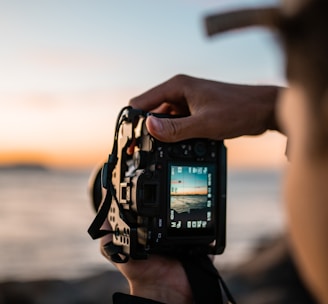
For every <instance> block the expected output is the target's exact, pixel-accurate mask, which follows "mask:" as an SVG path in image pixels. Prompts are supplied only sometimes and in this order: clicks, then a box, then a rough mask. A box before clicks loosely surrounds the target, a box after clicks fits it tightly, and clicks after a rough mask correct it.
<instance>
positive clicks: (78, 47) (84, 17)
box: [0, 0, 286, 168]
mask: <svg viewBox="0 0 328 304" xmlns="http://www.w3.org/2000/svg"><path fill="white" fill-rule="evenodd" d="M277 2H278V0H276V1H273V0H165V1H154V0H134V1H131V0H130V1H126V0H120V1H112V0H93V1H91V0H56V1H51V0H29V1H25V0H10V1H9V0H0V7H1V10H0V39H1V40H0V41H1V48H0V105H1V110H0V165H1V164H8V163H17V162H19V163H22V162H23V163H25V162H34V163H35V162H37V163H41V164H46V165H49V166H52V167H60V168H91V167H92V166H93V165H95V164H97V163H98V162H100V161H102V160H103V159H104V158H106V156H107V154H108V153H109V152H110V148H111V145H112V136H113V132H114V123H115V120H116V116H117V114H118V112H119V110H120V109H121V108H122V107H123V106H125V105H127V103H128V101H129V99H130V98H132V97H133V96H135V95H138V94H140V93H142V92H143V91H145V90H147V89H149V88H150V87H152V86H154V85H157V84H159V83H161V82H163V81H165V80H167V79H168V78H170V77H172V76H173V75H175V74H178V73H184V74H189V75H192V76H196V77H202V78H208V79H215V80H221V81H228V82H242V83H248V84H268V83H270V84H279V85H283V84H284V81H285V80H284V76H283V58H282V56H281V54H280V51H279V48H278V46H277V44H276V41H275V37H274V36H273V35H272V34H271V33H268V32H267V31H265V30H260V29H251V30H246V31H235V32H231V33H226V34H224V35H221V36H216V37H214V38H208V37H206V35H205V30H204V26H203V18H204V16H206V15H207V14H209V13H213V12H217V11H225V10H228V9H232V8H238V7H240V6H247V7H249V6H255V5H258V4H261V5H266V4H272V3H277ZM285 144H286V139H285V138H284V137H283V136H281V135H278V134H275V133H272V134H265V135H264V136H261V137H259V138H250V137H245V138H240V139H234V140H229V141H226V145H227V146H228V151H229V154H228V155H229V156H228V159H229V164H230V165H231V166H236V167H240V166H250V167H252V166H277V165H280V164H281V163H282V162H283V161H284V155H283V154H284V150H285Z"/></svg>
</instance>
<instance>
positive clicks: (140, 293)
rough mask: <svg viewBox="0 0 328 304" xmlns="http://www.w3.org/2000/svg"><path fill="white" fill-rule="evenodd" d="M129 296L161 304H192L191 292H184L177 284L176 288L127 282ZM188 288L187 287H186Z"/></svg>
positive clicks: (159, 284)
mask: <svg viewBox="0 0 328 304" xmlns="http://www.w3.org/2000/svg"><path fill="white" fill-rule="evenodd" d="M129 286H130V294H131V295H132V296H137V297H142V298H146V299H151V300H154V301H158V302H161V303H170V304H175V303H176V304H190V303H193V300H192V295H191V291H190V292H189V289H188V292H184V291H183V290H182V288H181V286H179V284H177V285H176V286H172V285H171V286H166V285H163V283H161V282H156V281H155V280H154V282H152V283H145V282H129ZM188 287H189V286H188Z"/></svg>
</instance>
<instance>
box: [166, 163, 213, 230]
mask: <svg viewBox="0 0 328 304" xmlns="http://www.w3.org/2000/svg"><path fill="white" fill-rule="evenodd" d="M214 180H215V166H214V165H213V164H206V165H204V164H201V165H200V164H197V165H193V164H190V165H186V164H183V165H178V164H174V165H173V164H171V165H169V186H170V196H169V210H168V211H169V214H168V235H169V236H205V235H207V236H208V235H210V234H212V233H214V220H215V219H214V215H215V214H214V210H215V208H214V207H215V206H214V204H215V193H214V190H215V187H214Z"/></svg>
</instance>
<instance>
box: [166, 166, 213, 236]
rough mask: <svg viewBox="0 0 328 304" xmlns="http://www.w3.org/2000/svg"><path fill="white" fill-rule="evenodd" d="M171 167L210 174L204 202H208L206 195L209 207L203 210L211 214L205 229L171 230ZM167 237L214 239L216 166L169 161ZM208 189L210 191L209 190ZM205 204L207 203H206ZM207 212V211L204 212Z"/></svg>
mask: <svg viewBox="0 0 328 304" xmlns="http://www.w3.org/2000/svg"><path fill="white" fill-rule="evenodd" d="M173 167H183V168H189V167H190V168H207V170H208V173H210V174H211V183H210V184H209V182H208V180H207V184H206V189H207V193H206V194H205V195H206V196H207V198H206V200H207V201H208V200H209V197H208V195H209V194H210V195H211V197H210V201H211V206H210V207H208V206H206V207H205V209H207V210H209V211H210V212H211V220H210V221H206V223H207V227H205V228H202V227H201V228H197V223H196V227H190V228H186V227H184V228H173V227H171V224H172V220H171V212H172V209H173V208H172V196H171V186H172V183H171V182H172V168H173ZM167 173H168V174H167V203H166V206H167V208H166V209H167V237H168V238H199V237H206V238H208V237H210V238H212V237H214V236H215V233H216V226H217V225H216V220H217V219H216V211H217V208H218V202H217V189H216V188H217V165H216V163H213V162H195V161H170V162H168V163H167ZM209 189H210V190H209ZM206 204H207V202H206ZM204 212H207V211H204Z"/></svg>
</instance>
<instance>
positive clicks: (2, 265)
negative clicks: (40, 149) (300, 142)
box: [0, 168, 285, 281]
mask: <svg viewBox="0 0 328 304" xmlns="http://www.w3.org/2000/svg"><path fill="white" fill-rule="evenodd" d="M89 177H90V172H80V171H57V170H41V169H31V168H21V169H20V168H16V169H0V281H6V280H31V279H44V278H59V279H71V278H81V277H84V276H88V275H93V274H97V273H99V272H102V271H105V270H112V269H114V267H113V266H112V265H111V264H110V263H109V262H108V261H107V260H105V258H103V257H102V256H101V254H100V251H99V244H98V241H93V240H92V239H91V238H90V237H89V235H88V234H87V229H88V227H89V225H90V223H91V221H92V220H93V218H94V211H93V209H92V205H91V203H90V199H89V193H88V184H89ZM282 177H283V172H282V171H279V170H230V171H228V186H227V245H226V250H225V252H224V253H223V254H222V255H219V256H216V258H215V261H216V263H217V264H219V265H221V266H222V267H226V266H233V265H236V264H237V263H239V262H241V261H243V260H244V259H246V258H247V257H248V256H249V255H250V254H251V252H252V250H254V248H255V247H256V246H257V244H258V242H259V241H261V240H264V239H268V238H271V237H275V236H276V235H279V234H282V233H283V232H284V229H285V219H284V212H283V206H282V193H281V183H282Z"/></svg>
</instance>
